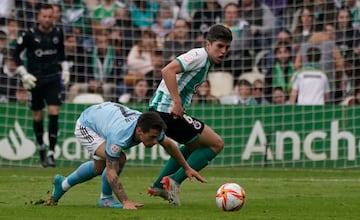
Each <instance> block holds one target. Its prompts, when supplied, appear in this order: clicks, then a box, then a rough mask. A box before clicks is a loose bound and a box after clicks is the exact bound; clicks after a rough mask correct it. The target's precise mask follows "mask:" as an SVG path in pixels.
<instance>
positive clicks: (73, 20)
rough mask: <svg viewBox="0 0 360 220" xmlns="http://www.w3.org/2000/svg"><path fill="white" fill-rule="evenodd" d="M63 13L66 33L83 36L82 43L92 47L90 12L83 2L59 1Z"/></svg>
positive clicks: (74, 0) (78, 0)
mask: <svg viewBox="0 0 360 220" xmlns="http://www.w3.org/2000/svg"><path fill="white" fill-rule="evenodd" d="M59 4H60V5H61V11H62V24H63V26H64V29H65V33H66V32H74V33H75V34H77V35H78V36H81V38H83V39H82V43H84V44H86V46H89V47H90V46H92V42H91V40H90V38H91V37H90V35H91V26H90V19H89V18H90V14H89V10H88V8H87V6H86V4H85V3H84V2H82V1H81V0H59Z"/></svg>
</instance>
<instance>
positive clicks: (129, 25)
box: [115, 9, 141, 54]
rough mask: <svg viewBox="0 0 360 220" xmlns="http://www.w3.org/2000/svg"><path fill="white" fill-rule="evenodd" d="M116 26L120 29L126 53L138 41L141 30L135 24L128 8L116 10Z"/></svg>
mask: <svg viewBox="0 0 360 220" xmlns="http://www.w3.org/2000/svg"><path fill="white" fill-rule="evenodd" d="M115 18H116V23H115V28H116V29H118V30H120V37H121V45H122V46H121V47H122V49H123V50H124V53H125V54H128V53H129V51H130V49H131V48H132V47H133V46H134V45H135V44H136V43H137V39H139V38H140V36H141V30H140V29H139V28H138V27H136V26H134V23H133V21H132V20H131V16H130V12H129V10H128V9H124V10H117V11H115Z"/></svg>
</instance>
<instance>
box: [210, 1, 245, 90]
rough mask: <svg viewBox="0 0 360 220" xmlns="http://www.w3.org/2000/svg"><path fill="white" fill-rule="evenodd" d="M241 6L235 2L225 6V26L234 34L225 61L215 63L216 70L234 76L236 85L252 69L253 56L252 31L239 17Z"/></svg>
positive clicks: (223, 21)
mask: <svg viewBox="0 0 360 220" xmlns="http://www.w3.org/2000/svg"><path fill="white" fill-rule="evenodd" d="M238 11H239V8H238V5H237V4H235V3H228V4H227V5H225V7H224V13H223V16H224V17H223V20H222V23H223V25H224V26H226V27H228V28H229V29H230V30H231V32H232V34H233V41H232V42H231V45H230V48H229V52H228V54H227V57H226V58H225V60H224V62H222V63H220V64H216V65H214V69H215V70H221V71H228V72H231V73H232V75H233V76H234V85H235V82H236V80H237V79H238V77H239V76H240V75H241V74H242V73H243V72H248V71H251V68H252V57H251V55H250V52H249V51H250V50H251V49H252V48H251V46H250V45H251V38H252V36H251V33H250V29H249V25H247V22H246V21H244V20H240V19H239V12H238Z"/></svg>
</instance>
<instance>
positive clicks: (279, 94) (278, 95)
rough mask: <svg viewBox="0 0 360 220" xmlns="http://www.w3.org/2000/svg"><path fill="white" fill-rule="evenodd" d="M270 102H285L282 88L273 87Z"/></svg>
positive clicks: (279, 103)
mask: <svg viewBox="0 0 360 220" xmlns="http://www.w3.org/2000/svg"><path fill="white" fill-rule="evenodd" d="M271 100H272V102H271V103H272V104H274V105H284V104H287V98H286V94H285V92H284V90H283V89H282V88H281V87H276V88H274V89H273V93H272V99H271Z"/></svg>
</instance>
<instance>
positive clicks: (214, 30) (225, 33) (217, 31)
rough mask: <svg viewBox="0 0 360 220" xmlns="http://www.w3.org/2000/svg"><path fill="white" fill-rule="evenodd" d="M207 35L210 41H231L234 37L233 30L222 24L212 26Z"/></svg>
mask: <svg viewBox="0 0 360 220" xmlns="http://www.w3.org/2000/svg"><path fill="white" fill-rule="evenodd" d="M205 36H206V37H205V38H206V40H208V41H210V42H214V41H216V40H222V41H226V42H230V41H232V39H233V38H232V33H231V30H230V29H229V28H227V27H225V26H224V25H222V24H215V25H213V26H211V27H210V29H209V31H208V32H207V33H206V35H205Z"/></svg>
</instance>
